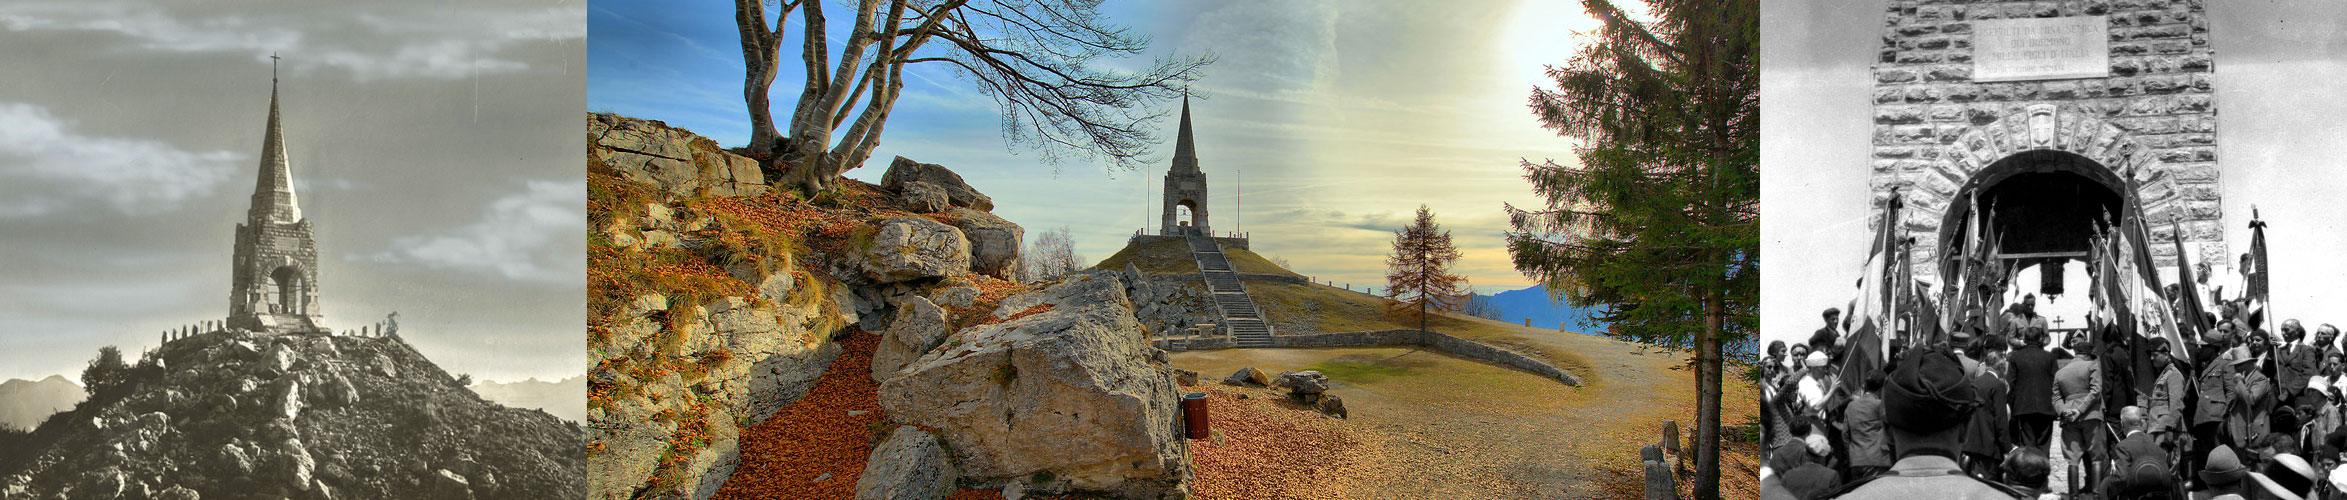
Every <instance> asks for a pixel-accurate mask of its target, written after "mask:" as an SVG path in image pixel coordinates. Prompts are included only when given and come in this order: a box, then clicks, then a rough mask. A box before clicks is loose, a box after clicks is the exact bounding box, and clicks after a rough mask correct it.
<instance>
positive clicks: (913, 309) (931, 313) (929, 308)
mask: <svg viewBox="0 0 2347 500" xmlns="http://www.w3.org/2000/svg"><path fill="white" fill-rule="evenodd" d="M951 333H953V324H952V323H950V322H949V321H948V319H947V318H946V314H945V308H942V307H937V304H934V303H931V302H929V299H925V298H921V297H920V296H918V295H916V296H911V297H906V298H905V299H904V301H903V302H899V303H898V304H897V306H896V321H894V322H891V323H889V325H888V332H887V333H883V334H881V335H880V347H879V348H878V349H876V350H874V351H873V352H872V380H888V378H889V377H892V376H895V375H896V371H897V370H898V369H901V368H904V367H905V364H906V363H911V362H913V360H914V359H917V358H920V357H921V355H922V354H928V353H929V350H931V349H936V348H937V346H938V345H939V344H944V343H945V337H946V335H947V334H951Z"/></svg>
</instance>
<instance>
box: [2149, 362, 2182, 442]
mask: <svg viewBox="0 0 2347 500" xmlns="http://www.w3.org/2000/svg"><path fill="white" fill-rule="evenodd" d="M2151 344H2152V346H2151V366H2152V371H2154V372H2158V373H2159V379H2158V380H2156V381H2153V382H2152V384H2151V393H2150V394H2146V395H2144V397H2143V407H2144V412H2145V413H2146V414H2147V416H2148V417H2149V418H2150V419H2151V424H2150V425H2151V428H2150V431H2151V435H2152V436H2153V437H2156V438H2159V441H2160V442H2161V443H2162V444H2165V445H2168V446H2174V445H2175V444H2176V443H2178V442H2179V441H2178V440H2177V439H2178V438H2179V437H2181V436H2183V435H2184V396H2185V394H2186V392H2185V391H2189V390H2190V388H2188V387H2187V386H2185V385H2184V370H2183V369H2182V368H2181V367H2178V366H2177V365H2176V362H2175V358H2174V357H2171V356H2170V355H2169V354H2170V353H2169V352H2168V350H2169V347H2168V343H2167V342H2152V343H2151Z"/></svg>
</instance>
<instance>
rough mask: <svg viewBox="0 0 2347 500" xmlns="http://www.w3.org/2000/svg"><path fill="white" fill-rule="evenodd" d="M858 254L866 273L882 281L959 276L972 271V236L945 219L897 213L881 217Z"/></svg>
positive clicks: (873, 278)
mask: <svg viewBox="0 0 2347 500" xmlns="http://www.w3.org/2000/svg"><path fill="white" fill-rule="evenodd" d="M857 257H858V261H859V262H861V266H862V268H863V270H864V276H865V277H866V278H870V279H872V280H873V281H876V282H880V283H895V282H900V281H911V280H916V279H922V278H939V277H945V276H960V275H962V273H967V272H969V271H970V240H968V239H966V238H964V237H963V236H962V231H961V230H959V229H955V228H954V227H953V226H948V225H945V223H943V222H938V221H934V220H930V219H926V218H921V217H897V218H893V219H888V220H885V221H881V222H880V231H879V232H878V233H876V234H874V235H872V242H871V244H870V246H866V247H864V248H863V250H862V251H861V252H858V255H857Z"/></svg>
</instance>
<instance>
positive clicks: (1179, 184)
mask: <svg viewBox="0 0 2347 500" xmlns="http://www.w3.org/2000/svg"><path fill="white" fill-rule="evenodd" d="M1164 219H1165V222H1164V224H1163V225H1161V226H1160V229H1159V230H1158V233H1157V234H1161V235H1166V236H1186V235H1191V234H1197V235H1203V236H1213V235H1214V233H1213V232H1210V231H1208V229H1207V226H1206V173H1205V172H1200V171H1198V149H1197V146H1196V145H1195V144H1194V143H1193V142H1192V141H1191V139H1190V97H1189V96H1186V95H1185V96H1182V125H1181V132H1180V135H1179V136H1177V137H1176V138H1175V139H1174V157H1173V168H1172V169H1169V170H1167V171H1166V172H1165V215H1164Z"/></svg>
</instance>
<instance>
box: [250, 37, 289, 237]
mask: <svg viewBox="0 0 2347 500" xmlns="http://www.w3.org/2000/svg"><path fill="white" fill-rule="evenodd" d="M269 59H270V60H271V61H272V62H271V64H270V66H272V67H271V68H270V73H271V75H270V77H269V129H268V131H267V132H264V133H263V134H264V135H263V136H262V139H261V169H260V170H261V171H260V177H259V178H258V179H255V180H254V182H253V206H252V209H251V210H250V211H249V212H247V214H246V216H247V217H248V218H250V219H252V221H253V222H256V223H259V222H274V223H280V224H290V223H294V222H299V221H301V220H302V209H301V206H300V204H299V203H298V202H297V201H296V200H295V199H294V195H293V167H292V165H291V164H290V162H288V161H287V160H286V158H285V127H284V125H282V124H281V123H280V122H281V119H280V118H279V116H278V113H277V77H276V75H275V73H276V68H275V67H274V66H276V64H275V62H274V61H275V60H276V59H277V55H276V54H270V55H269Z"/></svg>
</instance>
